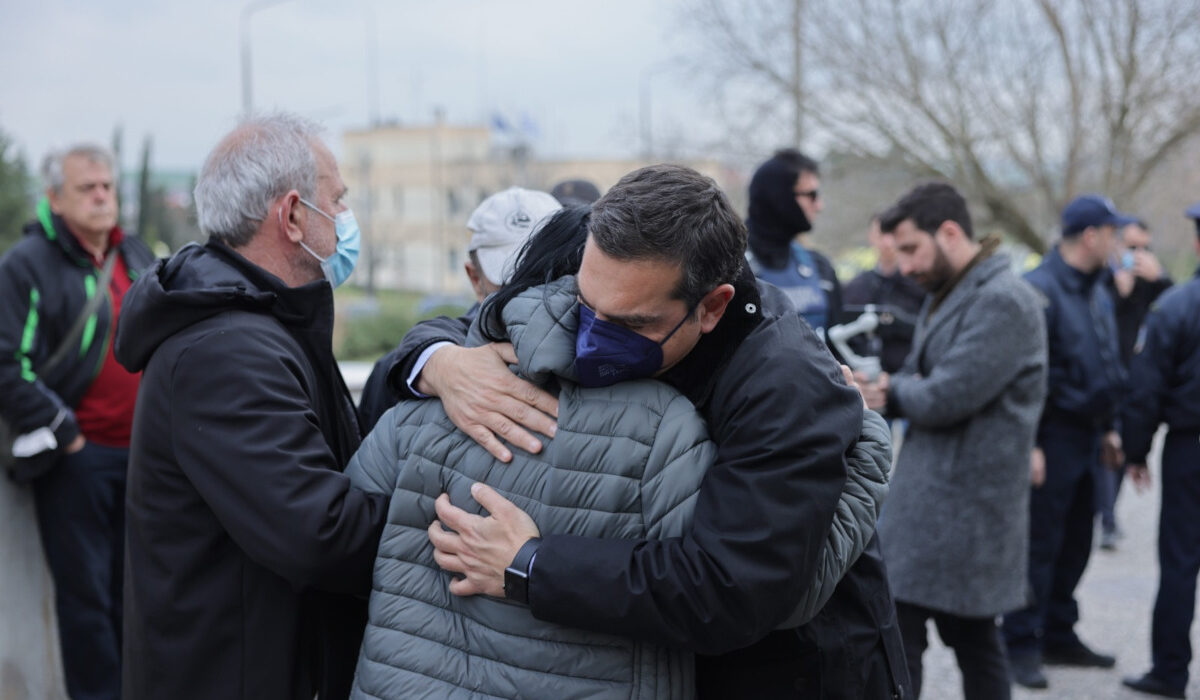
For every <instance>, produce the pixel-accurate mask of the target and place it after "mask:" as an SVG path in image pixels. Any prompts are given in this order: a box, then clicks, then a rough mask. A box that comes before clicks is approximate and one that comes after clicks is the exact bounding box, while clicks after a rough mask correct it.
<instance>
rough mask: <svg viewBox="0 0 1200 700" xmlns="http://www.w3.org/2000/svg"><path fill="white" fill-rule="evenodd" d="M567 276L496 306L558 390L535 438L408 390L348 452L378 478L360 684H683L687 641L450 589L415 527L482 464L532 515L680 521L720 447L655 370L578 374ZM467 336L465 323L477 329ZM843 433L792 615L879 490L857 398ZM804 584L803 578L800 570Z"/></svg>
mask: <svg viewBox="0 0 1200 700" xmlns="http://www.w3.org/2000/svg"><path fill="white" fill-rule="evenodd" d="M575 304H576V302H575V294H574V280H573V279H569V278H568V279H565V280H560V281H558V282H555V283H552V284H551V285H547V286H546V287H539V288H534V289H531V290H528V291H526V292H525V293H524V294H522V295H520V296H518V297H517V298H515V299H513V300H512V301H510V302H509V304H508V305H507V307H506V308H505V311H504V321H505V323H506V325H507V327H508V334H509V337H510V338H511V340H512V342H513V347H514V350H515V352H516V354H517V357H518V360H519V372H520V374H521V375H522V376H524V377H526V378H528V379H530V380H531V381H533V382H534V383H537V384H539V385H541V386H544V387H547V388H549V389H550V390H552V391H555V390H557V392H558V400H559V415H558V431H557V436H556V437H555V439H553V440H546V439H544V448H543V450H542V452H541V453H540V454H537V455H530V454H527V453H524V452H522V451H517V450H514V457H513V461H512V463H510V464H507V465H506V464H503V463H500V462H497V461H496V460H494V459H493V458H492V457H491V456H490V455H489V454H488V453H487V452H486V451H484V450H483V448H481V447H479V446H478V445H477V444H476V443H475V442H474V441H472V440H471V439H470V438H469V437H467V436H466V435H465V434H463V433H462V432H460V431H458V430H457V429H456V428H455V427H454V425H453V424H452V423H451V422H450V420H449V418H447V417H446V414H445V412H444V411H443V410H442V407H441V403H440V402H437V401H409V402H403V403H401V404H399V405H398V406H396V407H395V408H393V409H392V410H391V411H389V412H388V413H387V414H386V415H385V416H384V417H383V418H382V419H381V420H380V422H379V424H378V425H377V426H376V428H375V430H374V431H373V432H372V433H371V434H370V435H369V436H368V437H367V438H366V440H364V442H363V445H362V447H361V448H360V450H359V452H358V453H357V454H356V455H355V456H354V458H353V459H352V460H351V462H350V466H349V467H348V468H347V470H346V471H347V474H349V475H350V477H351V479H352V480H353V482H354V483H355V484H356V485H357V486H358V487H360V488H363V489H365V490H368V491H373V492H378V493H390V494H392V497H391V507H390V511H389V514H388V524H387V525H386V526H385V528H384V531H383V537H382V539H381V541H380V544H379V552H378V555H377V558H376V564H375V573H374V581H373V591H372V593H371V600H370V611H369V622H368V625H367V630H366V635H365V636H364V639H363V646H362V650H361V652H360V654H359V663H358V669H357V672H356V678H355V684H354V691H353V697H355V698H564V699H565V698H690V697H692V696H694V694H695V688H694V680H693V668H692V655H691V653H689V652H685V651H681V650H676V649H667V648H662V647H658V646H655V645H653V644H649V643H645V642H638V641H635V640H631V639H626V638H621V637H614V636H611V635H607V634H601V633H597V632H589V631H586V630H579V629H572V628H567V627H562V626H560V625H556V624H552V623H548V622H543V621H541V620H537V619H535V618H534V617H533V616H532V615H531V614H530V612H529V609H528V608H527V607H525V606H522V605H518V604H515V603H511V602H509V601H506V600H500V599H496V598H490V597H484V596H476V597H470V598H459V597H456V596H454V595H452V594H451V593H450V592H449V590H448V584H449V581H450V576H449V574H447V573H445V572H443V571H441V570H440V569H439V568H438V566H437V564H436V563H435V562H434V560H433V549H432V547H431V545H430V544H429V541H428V539H427V536H426V528H428V526H429V524H430V523H431V522H433V520H435V519H436V515H435V512H434V500H435V499H436V498H437V497H438V495H439V494H441V493H448V494H449V495H450V499H451V501H452V502H454V503H455V505H458V506H460V507H462V508H465V509H467V510H470V511H472V512H481V509H480V508H479V506H478V505H477V504H476V503H475V501H474V500H473V499H472V498H471V496H470V493H469V489H470V486H471V484H473V483H474V482H476V481H482V482H484V483H487V484H488V485H490V486H492V487H493V488H495V489H496V490H497V491H499V492H500V493H501V494H503V495H504V496H506V497H507V498H509V499H510V500H512V501H513V502H514V503H516V505H518V506H520V507H521V508H522V509H524V510H525V511H526V512H528V513H529V515H530V516H531V517H532V518H533V520H534V521H535V522H536V523H537V524H538V527H539V528H540V529H541V531H542V532H543V533H564V532H565V533H572V534H578V535H585V536H590V537H605V538H646V537H649V538H665V537H672V536H678V535H680V534H682V533H683V532H684V531H685V530H686V528H687V527H688V524H689V523H690V520H691V513H692V508H693V506H694V503H695V498H696V493H697V491H698V490H699V488H700V483H701V481H702V479H703V478H704V474H705V471H706V469H707V467H708V466H709V465H710V464H712V462H713V459H714V458H715V456H716V447H715V445H714V444H713V443H712V442H711V441H710V440H709V439H708V434H707V431H706V429H705V425H704V421H703V419H702V418H701V417H700V415H699V414H697V413H696V411H695V409H694V408H693V406H692V404H691V403H690V402H689V401H688V400H687V399H686V398H684V397H683V396H682V395H680V394H679V393H678V392H676V391H675V390H674V389H672V388H671V387H669V386H667V385H666V384H663V383H662V382H658V381H655V380H641V381H631V382H624V383H621V384H618V385H615V386H611V387H605V388H598V389H591V388H583V387H580V386H578V385H577V384H575V383H574V381H573V379H574V372H573V369H572V367H571V364H572V360H573V358H574V348H575V328H576V323H577V314H576V306H575ZM473 336H475V337H476V339H477V340H478V337H477V333H476V332H475V331H473ZM865 415H866V416H867V417H866V419H865V420H864V426H863V436H862V437H861V438H860V440H859V442H858V443H857V445H855V447H854V448H852V450H851V455H850V458H849V459H848V462H849V464H850V470H849V471H850V474H849V478H848V479H847V481H846V486H845V490H844V492H843V495H842V499H841V502H840V503H839V505H838V512H837V516H836V521H835V523H834V524H833V527H832V528H831V531H830V534H829V540H828V543H827V546H826V549H825V551H824V553H823V554H822V563H821V571H820V573H819V580H818V581H817V582H816V583H815V585H814V584H812V583H811V582H804V584H803V585H804V587H805V588H806V590H808V591H809V593H808V594H807V596H806V598H805V601H804V604H803V605H802V606H801V609H800V610H798V611H797V613H796V615H794V616H793V619H792V620H789V623H790V624H793V625H794V624H800V623H801V622H804V621H805V620H807V619H808V618H810V617H811V616H812V615H814V614H815V613H816V612H817V610H819V609H820V606H821V605H822V604H824V602H825V600H827V599H828V596H829V595H830V594H831V593H832V591H833V588H834V586H835V585H836V583H837V581H838V580H839V579H840V578H841V576H842V574H844V573H845V571H846V569H847V568H848V567H849V566H850V565H851V564H852V563H853V562H854V560H855V559H856V558H857V557H858V555H859V554H861V552H862V549H863V547H864V546H865V544H866V542H867V541H868V540H869V539H870V537H871V533H872V532H873V531H874V524H875V520H876V518H877V516H878V512H879V507H880V506H881V504H882V501H883V498H884V496H885V495H886V491H887V476H888V472H889V470H890V466H891V444H890V436H889V434H888V432H887V428H886V425H885V424H884V423H883V420H882V419H881V418H879V416H877V415H876V414H874V413H871V412H869V411H868V412H866V414H865ZM798 585H800V584H799V582H798Z"/></svg>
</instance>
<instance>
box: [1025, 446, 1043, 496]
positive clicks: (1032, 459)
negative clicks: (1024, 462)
mask: <svg viewBox="0 0 1200 700" xmlns="http://www.w3.org/2000/svg"><path fill="white" fill-rule="evenodd" d="M1029 483H1030V484H1031V485H1033V488H1035V489H1036V488H1041V486H1042V484H1044V483H1046V453H1045V452H1042V448H1040V447H1035V448H1033V454H1031V455H1029Z"/></svg>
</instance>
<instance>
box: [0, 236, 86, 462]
mask: <svg viewBox="0 0 1200 700" xmlns="http://www.w3.org/2000/svg"><path fill="white" fill-rule="evenodd" d="M31 267H32V266H31V265H30V264H29V263H28V262H27V261H25V260H24V259H22V258H20V257H19V256H18V255H17V254H16V253H15V252H10V253H9V254H8V255H6V256H4V257H3V258H2V259H0V396H2V397H4V398H3V399H0V418H3V419H4V421H5V422H6V423H7V424H8V425H9V426H10V427H11V428H12V432H13V437H15V436H16V435H19V434H22V433H27V432H31V431H33V430H36V429H38V428H41V427H50V426H55V427H54V435H55V438H56V439H57V440H58V444H59V447H60V448H61V447H65V446H66V445H67V444H68V443H70V442H71V441H72V440H74V439H75V437H76V436H78V435H79V426H78V425H77V424H76V423H75V414H74V412H72V411H71V408H70V407H69V406H67V405H66V403H65V402H64V401H63V400H62V398H61V397H59V395H58V394H56V393H55V392H54V390H53V389H51V388H50V387H49V386H47V385H46V383H45V382H44V381H42V378H41V377H40V376H39V375H38V373H37V362H38V360H39V359H40V358H43V357H45V356H46V355H48V354H49V353H51V352H53V351H54V348H51V347H49V345H48V343H47V340H46V337H45V326H46V324H45V318H44V315H45V314H46V313H47V309H48V308H50V304H49V303H48V302H50V301H51V300H49V299H43V298H42V295H43V294H45V293H47V290H41V289H38V287H37V283H36V281H35V280H34V278H33V276H32V275H30V274H29V269H30V268H31ZM56 422H57V425H56Z"/></svg>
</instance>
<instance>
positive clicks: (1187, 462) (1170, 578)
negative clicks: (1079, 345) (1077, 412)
mask: <svg viewBox="0 0 1200 700" xmlns="http://www.w3.org/2000/svg"><path fill="white" fill-rule="evenodd" d="M1187 216H1188V217H1189V218H1191V219H1193V220H1194V221H1195V223H1196V236H1197V238H1196V252H1197V254H1198V255H1200V203H1197V204H1195V205H1193V206H1192V207H1191V208H1190V209H1188V210H1187ZM1131 379H1132V381H1131V384H1132V390H1131V394H1130V397H1129V403H1128V406H1127V408H1126V410H1125V412H1124V414H1123V426H1122V428H1123V433H1124V437H1125V446H1126V448H1127V450H1128V452H1127V454H1128V456H1129V476H1130V478H1131V479H1132V480H1133V482H1134V484H1135V485H1138V486H1139V488H1144V486H1145V485H1146V484H1148V483H1149V475H1148V472H1147V471H1146V453H1147V452H1149V451H1150V441H1151V439H1152V438H1153V436H1154V431H1155V430H1156V429H1157V428H1158V424H1159V423H1160V422H1165V423H1166V424H1167V427H1168V428H1169V429H1170V430H1169V432H1168V433H1167V439H1166V442H1165V443H1164V445H1163V453H1162V513H1161V520H1160V521H1159V529H1158V560H1159V569H1160V574H1159V582H1158V599H1157V600H1156V601H1155V603H1154V617H1153V621H1152V623H1151V637H1150V646H1151V659H1152V666H1151V668H1150V671H1148V672H1147V673H1145V674H1144V675H1142V676H1140V677H1131V678H1126V679H1125V685H1127V686H1129V687H1130V688H1133V689H1135V690H1140V691H1142V692H1145V693H1151V694H1153V695H1161V696H1164V697H1168V698H1182V697H1184V694H1183V691H1184V688H1186V687H1187V682H1188V663H1190V662H1191V660H1192V647H1191V644H1190V642H1189V637H1188V635H1189V631H1190V629H1191V626H1192V615H1193V612H1194V610H1195V605H1196V575H1197V573H1200V519H1198V518H1197V517H1196V513H1197V511H1198V510H1200V270H1197V276H1196V277H1193V278H1192V280H1191V281H1190V282H1187V283H1186V284H1183V285H1180V286H1179V287H1177V288H1175V289H1172V290H1170V291H1168V292H1167V293H1166V294H1164V295H1163V296H1162V297H1160V298H1159V299H1158V301H1157V302H1155V304H1154V305H1153V306H1152V307H1151V309H1150V313H1149V315H1147V316H1146V324H1145V326H1144V328H1143V330H1142V337H1141V339H1140V340H1139V343H1138V346H1137V347H1136V348H1135V355H1134V357H1133V363H1132V366H1131Z"/></svg>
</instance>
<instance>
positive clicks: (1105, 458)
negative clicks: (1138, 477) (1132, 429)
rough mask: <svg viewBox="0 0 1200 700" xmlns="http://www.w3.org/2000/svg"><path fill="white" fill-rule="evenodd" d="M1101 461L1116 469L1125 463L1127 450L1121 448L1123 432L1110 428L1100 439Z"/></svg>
mask: <svg viewBox="0 0 1200 700" xmlns="http://www.w3.org/2000/svg"><path fill="white" fill-rule="evenodd" d="M1100 462H1101V463H1102V464H1103V465H1104V466H1106V467H1108V468H1109V469H1112V470H1114V471H1116V470H1117V469H1120V468H1121V467H1122V466H1124V465H1125V452H1124V451H1122V450H1121V434H1120V433H1118V432H1117V431H1115V430H1110V431H1108V432H1107V433H1105V434H1104V437H1103V438H1101V440H1100Z"/></svg>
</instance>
